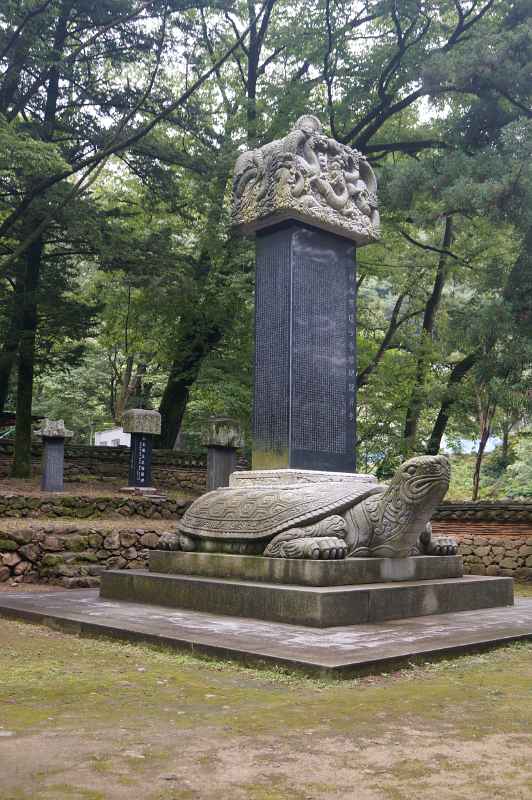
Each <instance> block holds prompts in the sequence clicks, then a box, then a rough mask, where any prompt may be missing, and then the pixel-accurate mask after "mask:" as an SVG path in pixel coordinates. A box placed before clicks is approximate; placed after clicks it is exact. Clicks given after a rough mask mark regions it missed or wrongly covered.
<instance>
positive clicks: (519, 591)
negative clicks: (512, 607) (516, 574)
mask: <svg viewBox="0 0 532 800" xmlns="http://www.w3.org/2000/svg"><path fill="white" fill-rule="evenodd" d="M514 594H515V596H516V597H532V582H530V583H514Z"/></svg>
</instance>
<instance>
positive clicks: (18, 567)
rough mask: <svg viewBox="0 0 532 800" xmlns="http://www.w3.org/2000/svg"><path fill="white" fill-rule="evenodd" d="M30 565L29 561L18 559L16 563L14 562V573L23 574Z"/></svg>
mask: <svg viewBox="0 0 532 800" xmlns="http://www.w3.org/2000/svg"><path fill="white" fill-rule="evenodd" d="M30 567H31V564H30V563H29V561H19V563H18V564H15V570H14V571H15V575H23V574H24V573H25V572H27V571H28V570H29V569H30Z"/></svg>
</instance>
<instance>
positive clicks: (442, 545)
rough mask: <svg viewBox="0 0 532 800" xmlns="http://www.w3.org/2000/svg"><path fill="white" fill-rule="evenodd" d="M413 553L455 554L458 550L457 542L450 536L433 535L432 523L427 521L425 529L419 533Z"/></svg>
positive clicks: (432, 554) (429, 554)
mask: <svg viewBox="0 0 532 800" xmlns="http://www.w3.org/2000/svg"><path fill="white" fill-rule="evenodd" d="M416 551H417V552H415V553H414V555H420V556H455V555H456V554H457V552H458V542H457V541H456V539H453V538H451V537H450V536H433V535H432V525H431V524H430V522H427V525H426V526H425V530H424V531H423V533H422V534H421V535H420V537H419V539H418V542H417V546H416Z"/></svg>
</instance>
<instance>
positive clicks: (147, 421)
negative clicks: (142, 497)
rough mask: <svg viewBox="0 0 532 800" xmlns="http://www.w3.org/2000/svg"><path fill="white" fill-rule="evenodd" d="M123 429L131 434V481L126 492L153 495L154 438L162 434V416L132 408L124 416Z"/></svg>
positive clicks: (154, 412)
mask: <svg viewBox="0 0 532 800" xmlns="http://www.w3.org/2000/svg"><path fill="white" fill-rule="evenodd" d="M122 428H123V430H124V431H125V432H126V433H130V434H131V448H130V454H129V481H128V486H127V487H125V491H132V492H133V491H139V492H146V493H150V492H151V493H153V492H154V491H155V489H154V487H153V486H151V461H152V450H153V437H154V436H157V435H158V434H159V433H160V432H161V415H160V414H159V412H158V411H147V410H146V409H144V408H130V409H129V410H128V411H125V412H124V414H123V415H122Z"/></svg>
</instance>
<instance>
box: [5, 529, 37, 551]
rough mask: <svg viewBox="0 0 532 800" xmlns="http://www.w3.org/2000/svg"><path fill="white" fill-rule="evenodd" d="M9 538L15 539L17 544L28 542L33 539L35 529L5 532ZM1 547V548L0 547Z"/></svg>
mask: <svg viewBox="0 0 532 800" xmlns="http://www.w3.org/2000/svg"><path fill="white" fill-rule="evenodd" d="M5 535H6V536H7V537H8V538H9V539H13V541H14V542H17V544H28V542H31V541H32V539H33V531H31V530H18V531H17V530H14V531H9V532H8V533H6V534H5ZM0 549H1V548H0Z"/></svg>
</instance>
